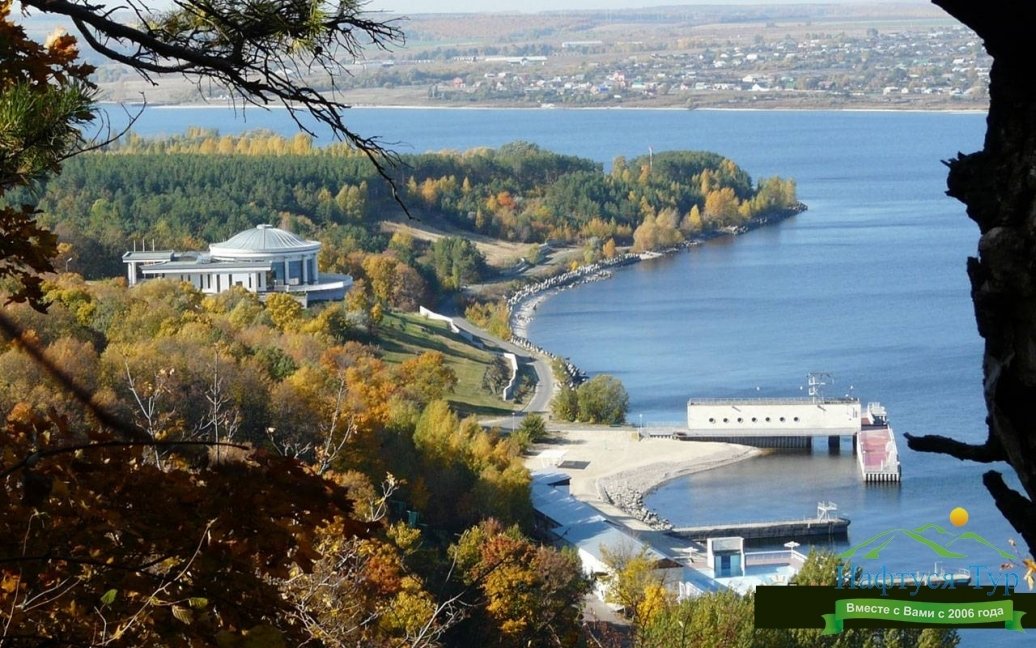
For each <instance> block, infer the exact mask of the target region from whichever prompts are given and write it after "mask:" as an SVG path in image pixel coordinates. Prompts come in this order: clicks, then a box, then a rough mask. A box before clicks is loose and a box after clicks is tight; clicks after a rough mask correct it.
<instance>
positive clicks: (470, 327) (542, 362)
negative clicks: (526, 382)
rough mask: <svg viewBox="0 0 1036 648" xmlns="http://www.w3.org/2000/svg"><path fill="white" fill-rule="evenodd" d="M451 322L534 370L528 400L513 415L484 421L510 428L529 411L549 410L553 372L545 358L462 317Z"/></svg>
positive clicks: (551, 398) (552, 390)
mask: <svg viewBox="0 0 1036 648" xmlns="http://www.w3.org/2000/svg"><path fill="white" fill-rule="evenodd" d="M453 322H454V323H455V324H456V325H457V327H458V328H460V329H461V330H463V331H466V332H468V333H470V334H471V335H473V336H475V337H477V338H479V339H480V340H482V342H483V343H484V344H488V345H492V346H495V347H497V348H499V349H501V350H502V351H504V352H507V353H513V354H515V355H516V356H518V357H519V358H520V359H521V360H523V361H524V362H527V363H530V364H531V365H532V368H533V370H534V371H535V372H536V391H535V393H534V394H533V396H532V398H531V399H530V400H529V402H528V403H526V404H525V406H524V407H522V409H521V410H520V411H518V412H517V413H516V415H515V416H513V417H504V418H500V419H492V420H488V421H484V422H486V423H490V424H492V425H497V426H498V427H506V428H510V427H512V426H514V425H517V424H519V423H521V420H522V419H523V418H525V415H526V414H528V413H530V412H549V411H550V401H551V400H553V398H554V372H553V371H551V369H550V363H549V362H548V361H547V360H546V359H544V358H542V357H540V356H539V355H533V354H530V352H529V351H528V350H527V349H523V348H521V347H519V346H515V345H514V344H511V343H510V342H507V341H505V340H501V339H500V338H498V337H496V336H494V335H492V334H490V333H489V332H488V331H486V330H484V329H481V328H479V327H477V326H475V325H474V324H472V323H471V322H469V321H468V320H466V319H464V318H463V317H455V318H453Z"/></svg>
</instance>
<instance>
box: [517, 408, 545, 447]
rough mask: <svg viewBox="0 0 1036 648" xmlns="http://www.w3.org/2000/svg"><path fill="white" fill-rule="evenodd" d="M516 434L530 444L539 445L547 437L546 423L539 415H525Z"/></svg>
mask: <svg viewBox="0 0 1036 648" xmlns="http://www.w3.org/2000/svg"><path fill="white" fill-rule="evenodd" d="M518 432H519V433H520V434H521V435H522V436H523V437H524V438H526V439H528V440H529V442H531V443H539V442H540V441H542V440H543V439H544V438H546V436H547V422H546V421H544V420H543V417H542V416H540V415H539V414H536V413H533V414H526V415H525V417H524V418H522V422H521V424H520V425H519V426H518Z"/></svg>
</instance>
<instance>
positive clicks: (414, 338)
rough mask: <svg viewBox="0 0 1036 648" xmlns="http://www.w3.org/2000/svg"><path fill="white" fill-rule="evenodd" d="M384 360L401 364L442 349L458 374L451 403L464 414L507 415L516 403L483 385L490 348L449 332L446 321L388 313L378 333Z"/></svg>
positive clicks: (447, 361) (490, 358)
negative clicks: (483, 347) (427, 352)
mask: <svg viewBox="0 0 1036 648" xmlns="http://www.w3.org/2000/svg"><path fill="white" fill-rule="evenodd" d="M378 345H379V346H380V347H381V349H382V358H383V359H384V360H385V362H389V363H392V364H398V363H401V362H403V361H404V360H406V359H408V358H412V357H414V356H416V355H419V354H421V353H424V352H426V351H439V352H440V353H442V354H443V355H444V356H446V363H447V364H448V365H449V366H450V368H452V369H453V371H454V372H455V373H456V374H457V388H456V390H455V391H454V393H453V394H452V395H451V396H450V398H449V400H450V403H451V404H452V405H453V406H454V409H455V410H457V411H458V412H459V413H460V414H461V415H467V414H478V415H490V416H492V415H507V414H508V413H509V412H510V411H511V410H512V409H513V408H514V406H513V405H512V404H511V403H508V402H506V401H504V400H502V399H501V398H500V397H499V396H497V395H494V394H490V393H489V392H487V391H485V390H484V389H483V388H482V375H483V374H484V373H485V371H486V368H487V367H488V366H489V364H490V363H491V362H492V360H493V356H494V353H492V351H491V350H482V349H477V348H475V347H474V346H472V345H471V344H469V343H468V342H467V341H466V340H464V339H463V338H461V337H460V336H459V335H454V334H453V333H451V332H450V330H449V328H448V327H447V325H446V323H445V322H436V321H432V320H427V319H424V318H423V317H420V316H419V315H415V314H403V313H389V314H387V315H386V316H385V319H384V321H383V322H382V327H381V330H380V332H379V335H378Z"/></svg>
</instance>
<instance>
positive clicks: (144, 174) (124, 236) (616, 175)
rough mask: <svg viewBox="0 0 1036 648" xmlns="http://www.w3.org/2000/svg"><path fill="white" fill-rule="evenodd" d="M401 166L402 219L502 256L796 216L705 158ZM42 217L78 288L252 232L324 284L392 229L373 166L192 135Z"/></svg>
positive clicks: (509, 150)
mask: <svg viewBox="0 0 1036 648" xmlns="http://www.w3.org/2000/svg"><path fill="white" fill-rule="evenodd" d="M400 162H401V164H400V165H399V166H398V167H396V168H394V169H392V170H391V171H390V173H391V174H392V176H393V178H394V180H395V182H396V184H397V185H398V186H399V188H400V189H401V190H402V193H403V195H402V198H403V202H404V203H405V204H406V205H408V207H409V209H410V211H411V212H412V215H413V216H415V217H417V218H422V219H438V220H442V221H444V222H448V223H449V224H450V225H451V226H452V227H455V228H459V230H460V231H462V232H470V233H473V234H474V233H477V234H483V235H487V236H490V237H494V238H499V239H503V240H507V241H516V242H526V243H542V242H545V241H561V242H565V243H577V244H582V245H585V246H586V247H587V255H586V256H587V257H589V259H590V260H592V259H593V258H599V257H600V256H602V255H608V254H614V249H615V246H627V245H630V246H633V247H634V248H635V249H638V250H646V249H654V248H660V247H670V246H673V245H677V244H679V243H680V242H682V241H684V240H685V239H687V238H688V237H691V236H694V235H696V234H698V233H701V232H703V231H709V230H715V229H718V228H723V227H729V226H736V225H739V224H741V223H744V222H745V221H747V220H748V219H751V218H754V217H758V216H761V215H766V214H772V213H779V212H782V211H785V212H786V211H788V210H795V209H798V208H799V204H798V202H797V199H796V196H795V185H794V182H793V181H791V180H782V179H779V178H768V179H764V180H762V181H760V182H759V183H758V184H754V183H753V182H752V179H751V178H750V177H749V175H748V174H747V173H746V172H745V171H744V170H742V169H741V168H739V167H738V166H737V165H736V164H735V163H734V162H732V161H730V160H727V159H725V158H723V157H722V156H719V155H717V154H713V153H705V152H667V153H657V154H654V155H653V156H650V157H648V156H645V157H641V158H636V159H633V160H625V159H622V158H618V159H616V160H615V161H614V164H613V165H612V168H611V170H610V172H608V173H605V172H604V171H603V170H602V168H601V166H600V165H599V164H596V163H594V162H592V161H589V160H585V159H580V158H576V157H572V156H565V155H559V154H556V153H552V152H549V151H546V150H543V149H542V148H540V147H538V146H535V145H532V144H528V143H523V142H516V143H512V144H508V145H506V146H503V147H501V148H499V149H495V150H491V149H475V150H470V151H465V152H439V153H426V154H419V155H404V156H402V157H401V159H400ZM31 198H32V197H31V196H29V195H27V194H20V195H18V196H16V197H15V198H14V200H31ZM39 208H40V210H41V211H42V215H41V221H42V222H43V223H44V224H46V225H47V226H49V227H51V228H52V229H54V230H55V231H56V232H57V233H58V234H59V236H60V237H61V240H62V241H63V242H65V243H67V244H70V245H71V247H70V248H65V252H66V255H67V257H66V259H68V260H69V267H70V268H71V269H75V270H77V271H79V272H80V273H82V274H83V275H84V276H86V277H88V278H100V277H105V276H114V275H118V274H121V272H122V267H121V262H120V257H121V255H122V253H123V252H124V251H125V250H127V249H130V248H131V247H132V246H133V245H134V241H144V242H146V243H147V245H148V246H149V247H150V246H151V244H152V243H154V245H156V246H157V247H158V248H173V249H181V250H184V249H199V248H202V249H203V248H204V247H205V246H206V245H207V244H208V243H212V242H218V241H220V240H225V239H226V238H228V237H229V236H231V235H233V234H234V233H236V232H238V231H240V230H243V229H247V228H249V227H252V226H254V225H256V224H258V223H263V222H273V223H275V224H278V225H281V226H284V227H286V228H288V229H290V230H292V231H295V232H296V233H298V234H300V235H303V236H306V237H310V238H316V239H319V240H321V241H323V242H324V243H325V244H326V245H325V251H324V258H323V259H322V260H321V262H322V265H323V269H324V270H327V271H336V270H340V271H349V270H356V268H357V266H359V265H362V262H356V260H355V259H354V261H353V262H352V263H350V262H349V261H348V259H349V256H350V254H352V253H358V254H360V255H361V256H362V255H365V254H371V253H378V252H383V251H385V250H386V249H388V248H389V247H390V241H389V238H388V236H387V235H386V234H385V233H383V231H382V229H381V227H380V224H381V222H382V221H384V220H386V219H389V218H401V217H403V216H402V209H401V207H400V206H399V204H398V203H397V202H396V201H395V200H394V199H393V194H392V189H391V187H389V185H388V183H387V182H386V181H385V180H384V179H383V178H381V177H380V176H379V175H378V173H377V171H376V169H375V168H374V166H373V164H372V163H371V162H370V161H369V160H368V159H367V158H366V157H364V156H363V155H361V154H358V153H356V152H355V151H352V150H350V149H348V148H347V147H343V146H330V147H326V148H316V147H314V146H312V143H311V141H310V140H309V139H308V138H307V137H306V136H305V135H301V134H300V135H297V136H295V137H294V138H292V139H285V138H282V137H280V136H277V135H274V134H271V133H266V132H253V133H249V134H246V135H243V136H220V135H219V134H218V133H216V132H214V131H209V130H202V129H192V130H191V131H189V132H188V133H186V134H184V135H182V136H178V137H173V138H169V139H162V140H146V139H142V138H139V137H136V136H133V135H130V136H128V137H127V138H126V139H125V141H124V142H122V143H120V144H117V145H115V146H112V147H111V148H110V150H108V151H105V152H99V153H93V154H88V155H81V156H78V157H75V158H73V159H71V160H68V161H67V162H66V163H65V165H64V166H63V169H62V172H61V174H60V175H56V176H54V177H52V178H51V179H49V180H48V182H47V183H46V185H45V187H44V189H43V191H42V194H41V195H40V196H39ZM609 242H610V243H609ZM397 243H398V242H397ZM406 243H407V246H409V247H411V248H413V249H411V251H410V252H408V253H405V254H402V255H400V254H397V258H399V257H400V256H403V257H405V258H402V259H400V260H402V261H405V262H407V263H408V265H411V267H412V268H413V269H414V270H416V271H419V272H420V274H421V275H422V276H423V277H424V279H425V281H427V282H428V283H429V284H430V285H431V287H432V288H433V290H439V289H446V290H449V289H454V288H457V287H458V286H459V284H460V283H461V282H460V281H459V280H458V277H459V275H458V274H457V272H454V270H453V268H452V267H445V266H444V264H443V263H441V262H434V261H433V255H432V254H431V252H430V250H427V249H424V248H422V247H421V246H420V245H418V244H417V243H416V242H414V241H407V242H406ZM395 247H396V248H397V249H399V251H400V252H403V251H402V249H401V248H402V247H403V246H402V245H396V246H395ZM440 256H441V254H440ZM60 262H62V261H61V259H59V263H60ZM458 264H460V265H469V266H470V268H468V269H466V270H465V271H464V272H462V273H460V274H463V275H465V276H464V280H465V281H467V280H472V279H476V278H478V276H479V275H480V274H481V273H482V270H483V268H482V267H481V266H480V263H479V262H478V261H477V260H472V259H468V260H467V261H464V260H460V259H458Z"/></svg>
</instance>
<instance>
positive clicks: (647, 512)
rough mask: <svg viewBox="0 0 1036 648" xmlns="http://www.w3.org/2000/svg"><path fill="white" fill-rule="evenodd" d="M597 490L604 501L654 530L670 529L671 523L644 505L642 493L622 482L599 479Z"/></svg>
mask: <svg viewBox="0 0 1036 648" xmlns="http://www.w3.org/2000/svg"><path fill="white" fill-rule="evenodd" d="M597 487H598V490H599V491H600V495H601V498H602V499H604V501H606V502H608V503H609V504H612V505H613V506H616V507H618V508H620V509H622V510H623V511H624V512H625V513H627V514H628V515H630V516H632V517H634V518H636V519H638V520H640V521H641V522H643V523H644V524H646V525H648V526H650V527H651V528H652V529H655V530H656V531H670V530H672V528H673V523H672V522H670V521H669V520H667V519H665V518H664V517H662V516H660V515H659V514H658V513H655V512H654V511H652V510H651V509H649V508H648V507H646V506H644V494H643V493H641V492H640V491H638V490H637V489H635V488H632V487H631V486H628V485H626V484H623V483H622V482H612V481H609V480H601V481H600V482H598V485H597Z"/></svg>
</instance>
